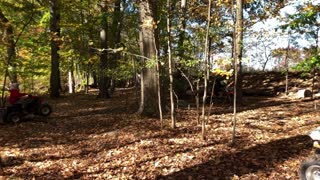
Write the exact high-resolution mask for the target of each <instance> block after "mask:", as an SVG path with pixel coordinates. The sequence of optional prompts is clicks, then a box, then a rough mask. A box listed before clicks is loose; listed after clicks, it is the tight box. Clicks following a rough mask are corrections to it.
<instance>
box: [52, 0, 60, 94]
mask: <svg viewBox="0 0 320 180" xmlns="http://www.w3.org/2000/svg"><path fill="white" fill-rule="evenodd" d="M59 21H60V12H59V0H50V34H51V75H50V96H51V97H59V96H60V92H59V90H60V89H61V84H60V70H59V54H58V51H59V41H60V27H59Z"/></svg>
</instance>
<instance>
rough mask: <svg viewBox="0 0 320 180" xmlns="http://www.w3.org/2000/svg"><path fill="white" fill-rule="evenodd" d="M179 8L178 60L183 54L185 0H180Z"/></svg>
mask: <svg viewBox="0 0 320 180" xmlns="http://www.w3.org/2000/svg"><path fill="white" fill-rule="evenodd" d="M180 7H181V9H180V13H179V14H180V24H179V28H178V29H179V40H178V57H179V59H180V60H182V59H183V56H184V47H183V45H184V40H185V36H186V35H185V31H186V24H187V18H186V16H187V0H181V6H180Z"/></svg>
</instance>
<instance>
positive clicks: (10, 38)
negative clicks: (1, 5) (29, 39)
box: [0, 9, 18, 83]
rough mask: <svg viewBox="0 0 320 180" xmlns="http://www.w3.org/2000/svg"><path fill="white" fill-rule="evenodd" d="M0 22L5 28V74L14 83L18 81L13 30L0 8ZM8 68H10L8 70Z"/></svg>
mask: <svg viewBox="0 0 320 180" xmlns="http://www.w3.org/2000/svg"><path fill="white" fill-rule="evenodd" d="M0 23H1V24H3V27H4V28H5V37H4V38H5V43H6V46H7V60H6V63H5V64H6V66H7V67H6V76H7V75H9V79H10V82H12V83H15V82H18V78H17V72H16V65H15V62H14V61H15V59H16V43H15V42H14V32H13V26H12V24H11V23H10V21H9V20H8V19H7V18H6V17H5V16H4V14H3V13H2V11H1V9H0ZM8 69H12V71H10V72H9V70H8Z"/></svg>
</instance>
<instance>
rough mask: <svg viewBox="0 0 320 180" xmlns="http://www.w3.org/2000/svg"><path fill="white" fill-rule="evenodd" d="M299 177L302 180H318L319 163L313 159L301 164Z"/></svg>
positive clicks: (319, 177) (319, 175)
mask: <svg viewBox="0 0 320 180" xmlns="http://www.w3.org/2000/svg"><path fill="white" fill-rule="evenodd" d="M299 175H300V178H301V179H302V180H311V179H320V161H319V160H317V159H313V160H309V161H305V162H303V163H302V164H301V167H300V172H299Z"/></svg>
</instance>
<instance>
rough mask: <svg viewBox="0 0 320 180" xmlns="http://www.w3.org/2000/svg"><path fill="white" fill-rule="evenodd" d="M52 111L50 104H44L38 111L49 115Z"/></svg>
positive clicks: (41, 114) (43, 114)
mask: <svg viewBox="0 0 320 180" xmlns="http://www.w3.org/2000/svg"><path fill="white" fill-rule="evenodd" d="M51 112H52V110H51V107H50V106H49V105H48V104H42V105H41V106H40V108H39V112H38V113H39V115H40V116H49V115H50V114H51Z"/></svg>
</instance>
